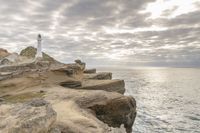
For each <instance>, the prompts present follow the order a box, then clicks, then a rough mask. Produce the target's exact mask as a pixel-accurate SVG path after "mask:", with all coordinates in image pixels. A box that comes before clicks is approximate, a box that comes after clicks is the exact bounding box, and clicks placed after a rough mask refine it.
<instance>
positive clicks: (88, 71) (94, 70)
mask: <svg viewBox="0 0 200 133" xmlns="http://www.w3.org/2000/svg"><path fill="white" fill-rule="evenodd" d="M96 71H97V70H96V69H86V70H84V73H96Z"/></svg>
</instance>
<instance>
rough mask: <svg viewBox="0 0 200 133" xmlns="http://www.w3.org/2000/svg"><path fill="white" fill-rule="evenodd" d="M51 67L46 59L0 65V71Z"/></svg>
mask: <svg viewBox="0 0 200 133" xmlns="http://www.w3.org/2000/svg"><path fill="white" fill-rule="evenodd" d="M49 67H50V63H49V62H46V61H40V62H31V63H24V64H20V65H11V66H4V67H0V72H20V71H23V72H24V71H29V70H33V69H48V68H49Z"/></svg>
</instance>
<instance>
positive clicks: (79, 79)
mask: <svg viewBox="0 0 200 133" xmlns="http://www.w3.org/2000/svg"><path fill="white" fill-rule="evenodd" d="M29 50H30V48H29V49H27V50H25V51H23V52H22V55H24V56H27V57H30V58H33V57H34V56H35V55H34V51H35V49H34V50H33V51H32V49H31V50H30V51H29ZM29 52H30V53H29ZM35 52H36V51H35ZM29 54H30V55H29ZM75 62H76V63H74V64H62V63H52V62H50V61H37V62H32V63H23V64H22V63H21V64H20V65H12V66H6V67H0V80H1V79H4V80H3V81H0V97H1V98H2V99H0V100H2V102H0V132H2V133H4V132H5V133H94V132H95V133H125V132H126V131H127V132H128V133H130V132H131V127H132V124H133V122H134V119H135V116H136V103H135V100H134V99H133V98H132V97H127V96H124V95H122V94H123V93H124V91H125V88H124V87H125V84H124V81H123V80H108V79H111V78H112V74H111V73H97V74H95V73H96V69H90V70H86V71H85V72H86V73H88V74H85V75H89V78H93V79H89V78H86V77H84V76H83V75H84V74H83V71H84V69H85V64H83V62H81V61H80V60H76V61H75ZM74 75H76V76H74ZM105 79H106V80H105ZM80 85H81V86H80ZM62 86H65V87H62ZM66 87H67V88H66ZM72 88H74V89H72ZM120 93H121V94H120ZM35 98H43V99H45V101H44V100H41V99H36V100H34V101H32V100H33V99H35ZM27 101H30V102H28V103H27ZM46 101H48V102H46ZM25 102H26V103H25ZM8 103H9V104H8ZM13 103H15V104H13ZM54 110H55V111H54ZM55 112H56V113H55ZM56 116H57V118H56ZM125 130H126V131H125Z"/></svg>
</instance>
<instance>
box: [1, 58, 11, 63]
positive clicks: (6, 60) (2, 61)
mask: <svg viewBox="0 0 200 133" xmlns="http://www.w3.org/2000/svg"><path fill="white" fill-rule="evenodd" d="M11 63H12V62H11V61H9V60H8V59H6V58H4V59H2V60H0V65H8V64H11Z"/></svg>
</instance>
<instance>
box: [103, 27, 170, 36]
mask: <svg viewBox="0 0 200 133" xmlns="http://www.w3.org/2000/svg"><path fill="white" fill-rule="evenodd" d="M103 30H104V31H105V32H106V33H108V34H116V33H136V32H143V31H164V30H167V28H166V27H159V26H156V25H152V26H151V27H147V28H136V29H119V28H111V27H103Z"/></svg>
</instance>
